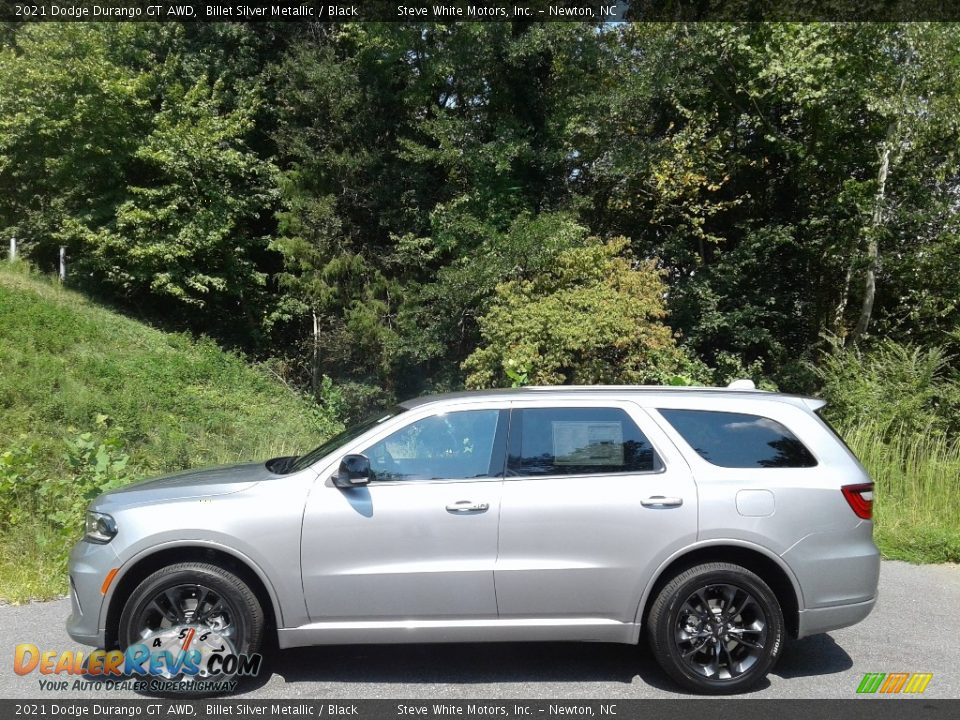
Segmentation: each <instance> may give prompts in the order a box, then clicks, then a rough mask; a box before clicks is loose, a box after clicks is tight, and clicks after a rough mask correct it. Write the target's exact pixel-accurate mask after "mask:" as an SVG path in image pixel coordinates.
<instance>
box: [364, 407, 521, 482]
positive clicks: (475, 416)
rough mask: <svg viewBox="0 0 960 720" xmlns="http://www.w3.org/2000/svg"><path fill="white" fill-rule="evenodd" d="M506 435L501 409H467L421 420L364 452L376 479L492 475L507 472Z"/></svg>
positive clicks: (439, 478)
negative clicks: (503, 444)
mask: <svg viewBox="0 0 960 720" xmlns="http://www.w3.org/2000/svg"><path fill="white" fill-rule="evenodd" d="M504 416H506V413H504ZM505 438H506V423H505V421H501V411H499V410H465V411H461V412H449V413H442V414H439V415H431V416H430V417H426V418H422V419H420V420H417V421H416V422H413V423H411V424H409V425H407V426H406V427H404V428H402V429H400V430H397V431H396V432H395V433H393V434H392V435H390V436H388V437H386V438H384V439H383V440H381V441H379V442H377V443H375V444H373V445H371V446H370V447H368V448H367V449H366V450H363V451H362V452H363V454H364V455H366V456H367V457H368V458H369V459H370V469H371V470H372V472H373V477H372V479H373V480H375V481H403V480H465V479H470V478H489V477H499V476H501V475H502V474H503V449H502V447H501V448H500V449H499V450H498V447H497V446H498V445H502V442H503V441H505ZM498 458H499V460H498ZM498 465H499V467H498Z"/></svg>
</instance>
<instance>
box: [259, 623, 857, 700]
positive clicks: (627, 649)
mask: <svg viewBox="0 0 960 720" xmlns="http://www.w3.org/2000/svg"><path fill="white" fill-rule="evenodd" d="M265 661H266V664H265V667H264V670H265V672H263V673H262V674H261V676H260V677H258V678H256V679H252V680H250V681H248V682H246V683H244V685H243V688H242V689H241V693H249V692H254V691H255V690H256V689H257V688H258V687H262V686H263V685H265V684H266V683H267V682H269V681H270V679H271V678H272V677H274V676H279V677H280V678H282V679H283V681H284V682H287V683H298V682H311V683H356V684H388V685H389V684H398V685H399V684H416V685H458V684H497V685H505V684H526V683H533V684H536V683H557V682H560V683H591V682H598V683H611V682H613V683H622V684H625V685H629V684H630V683H632V682H634V680H635V679H639V680H640V681H641V682H642V683H644V684H645V685H648V686H650V687H652V688H655V689H657V690H660V691H663V692H666V693H670V694H672V695H682V694H684V693H682V692H681V691H680V690H679V689H678V688H677V686H676V685H675V684H674V683H673V682H672V681H671V680H670V678H668V677H667V676H666V674H665V673H664V672H663V670H661V669H660V666H659V665H658V664H657V662H656V660H654V658H653V656H652V655H651V654H650V652H649V650H647V648H646V645H641V647H639V648H637V647H636V646H630V645H617V644H603V643H463V644H450V645H446V644H433V645H345V646H332V645H331V646H319V647H305V648H293V649H290V650H277V649H276V648H270V649H267V651H266V652H265ZM852 665H853V662H852V660H851V659H850V656H849V655H847V653H846V652H845V651H844V650H843V648H841V647H840V646H839V645H837V644H836V642H834V640H833V638H831V637H829V636H828V635H820V636H816V637H811V638H805V639H804V640H800V641H793V642H790V643H788V645H787V647H786V648H784V653H783V655H782V657H781V658H780V662H779V663H778V665H777V667H776V668H775V669H774V671H773V674H774V675H777V676H779V677H782V678H792V677H804V676H813V675H826V674H832V673H837V672H842V671H843V670H846V669H849V668H850V667H851V666H852ZM769 686H770V682H769V681H768V680H763V681H761V682H760V683H759V684H758V685H757V686H756V688H754V691H757V690H763V689H765V688H767V687H769ZM438 692H439V691H438Z"/></svg>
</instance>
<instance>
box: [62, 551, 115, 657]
mask: <svg viewBox="0 0 960 720" xmlns="http://www.w3.org/2000/svg"><path fill="white" fill-rule="evenodd" d="M119 565H120V561H119V559H118V558H117V554H116V552H114V550H113V548H111V547H110V544H109V543H107V544H106V545H96V544H94V543H88V542H84V541H83V540H81V541H80V542H78V543H77V544H76V545H74V546H73V550H71V551H70V564H69V571H70V607H71V612H70V617H68V618H67V634H69V635H70V637H71V638H73V640H74V641H76V642H78V643H82V644H83V645H92V646H94V647H99V648H102V647H103V646H104V641H105V637H106V629H105V628H104V627H103V623H102V622H101V619H103V620H105V619H106V618H105V613H103V609H104V599H105V598H106V597H108V595H105V594H104V593H102V592H101V588H102V587H103V581H104V580H105V579H106V577H107V575H108V574H109V572H110V571H111V570H112V569H113V568H115V567H118V566H119ZM108 592H109V590H108Z"/></svg>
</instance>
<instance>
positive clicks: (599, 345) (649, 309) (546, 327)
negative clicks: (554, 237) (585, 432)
mask: <svg viewBox="0 0 960 720" xmlns="http://www.w3.org/2000/svg"><path fill="white" fill-rule="evenodd" d="M626 244H627V241H626V239H625V238H619V239H617V240H613V241H611V242H609V243H607V244H601V243H599V242H595V243H594V244H587V245H585V246H582V247H577V248H570V249H567V250H563V251H562V252H560V253H558V254H557V255H556V256H555V258H554V261H553V263H552V264H551V265H549V266H547V267H544V268H543V269H541V270H540V271H539V272H537V274H535V275H533V276H532V277H530V278H529V279H524V280H513V281H510V282H507V283H503V284H502V285H498V286H497V289H496V292H495V294H494V299H493V302H492V303H491V306H490V309H489V311H488V312H487V313H486V314H485V315H484V316H483V317H481V318H480V334H481V336H482V337H483V343H482V345H481V347H479V348H477V350H476V351H474V353H473V354H472V355H471V356H470V357H468V358H467V360H466V362H464V368H465V369H467V370H468V371H470V375H468V376H467V386H468V387H478V388H487V387H503V386H504V385H508V384H510V383H509V382H508V381H510V380H512V379H514V377H508V373H507V372H506V371H507V370H508V369H510V370H511V371H513V372H514V373H516V374H517V375H521V376H522V377H523V380H524V382H526V383H529V384H531V385H563V384H565V383H566V384H569V383H573V384H576V385H596V384H636V385H644V384H646V385H657V384H669V383H670V382H671V381H672V380H674V379H675V378H679V379H680V380H682V381H684V384H689V383H690V379H689V378H687V377H684V376H682V375H681V373H682V372H684V371H689V370H690V369H691V368H692V366H693V363H692V362H690V360H689V359H688V358H686V357H685V356H684V353H683V352H682V351H680V350H679V349H678V348H677V347H676V344H675V342H674V338H673V336H672V335H671V333H670V328H668V327H666V326H665V325H663V324H662V323H661V322H660V321H661V320H662V319H663V317H664V316H665V315H666V310H665V309H664V306H663V295H664V290H665V288H664V285H663V282H662V280H661V279H660V274H659V273H658V271H657V270H656V269H655V268H654V267H653V264H652V263H644V264H641V265H639V266H637V267H633V266H632V265H631V262H630V260H629V258H626V257H622V255H621V253H622V252H623V250H624V248H625V246H626ZM704 374H705V373H704Z"/></svg>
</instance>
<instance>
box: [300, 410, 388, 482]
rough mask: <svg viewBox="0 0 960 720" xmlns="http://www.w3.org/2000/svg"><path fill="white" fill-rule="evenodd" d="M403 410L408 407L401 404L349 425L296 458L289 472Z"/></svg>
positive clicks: (311, 461) (308, 464) (302, 467)
mask: <svg viewBox="0 0 960 720" xmlns="http://www.w3.org/2000/svg"><path fill="white" fill-rule="evenodd" d="M402 412H406V408H402V407H400V406H399V405H398V406H397V407H395V408H393V409H391V410H384V411H381V412H378V413H377V414H375V415H371V416H370V417H368V418H367V419H366V420H362V421H361V422H358V423H357V424H356V425H353V426H351V427H348V428H347V429H346V430H344V431H343V432H341V433H338V434H337V435H334V436H333V437H332V438H330V439H329V440H327V441H326V442H325V443H323V444H322V445H320V446H319V447H317V448H314V449H313V450H311V451H310V452H308V453H307V454H306V455H301V456H300V457H298V458H297V459H296V460H294V461H293V462H292V463H290V465H289V466H288V468H287V472H288V473H292V472H299V471H300V470H303V469H305V468H308V467H310V466H311V465H313V464H314V463H315V462H316V461H317V460H319V459H320V458H322V457H323V456H324V455H329V454H330V453H332V452H333V451H334V450H336V449H337V448H338V447H340V446H341V445H343V444H345V443H348V442H350V441H351V440H353V439H354V438H358V437H360V436H361V435H363V434H364V433H365V432H366V431H367V430H369V429H370V428H373V427H375V426H377V425H379V424H380V423H382V422H385V421H386V420H389V419H390V418H392V417H396V416H397V415H399V414H400V413H402Z"/></svg>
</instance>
